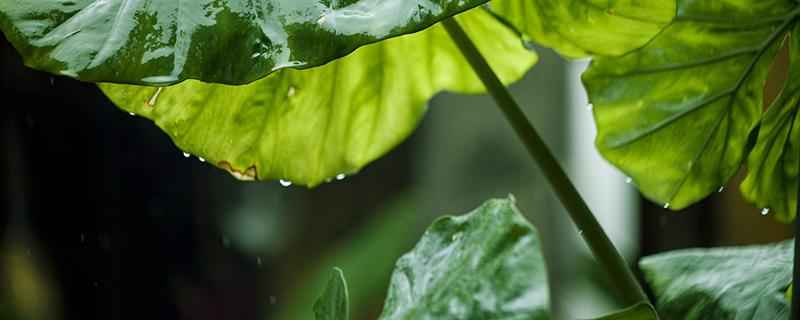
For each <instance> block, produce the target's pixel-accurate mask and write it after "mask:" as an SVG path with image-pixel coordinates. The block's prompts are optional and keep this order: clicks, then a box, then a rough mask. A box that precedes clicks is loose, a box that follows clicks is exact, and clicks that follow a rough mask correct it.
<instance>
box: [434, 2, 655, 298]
mask: <svg viewBox="0 0 800 320" xmlns="http://www.w3.org/2000/svg"><path fill="white" fill-rule="evenodd" d="M442 25H443V26H444V27H445V29H447V32H448V34H450V37H451V38H452V39H453V41H454V42H455V43H456V45H457V46H458V48H459V50H461V53H462V54H463V55H464V57H465V58H466V59H467V61H468V62H469V64H470V65H471V66H472V68H473V70H475V73H476V74H477V75H478V77H479V78H480V79H481V82H483V85H484V86H486V89H487V91H489V94H490V95H491V96H492V98H493V99H494V100H495V102H496V104H497V106H498V107H499V108H500V110H501V111H502V112H503V115H504V116H505V118H506V120H508V122H509V123H510V124H511V127H512V128H513V129H514V132H515V133H516V134H517V137H518V138H519V139H520V140H521V141H522V143H523V144H524V145H525V148H526V149H527V150H528V153H529V154H530V155H531V157H532V158H533V160H534V161H535V162H536V164H537V165H538V166H539V168H540V169H541V171H542V173H543V174H544V176H545V178H546V179H547V181H548V182H549V183H550V186H551V187H552V188H553V190H554V191H555V193H556V195H557V196H558V198H559V200H560V201H561V204H562V205H563V206H564V208H565V209H566V210H567V213H569V216H570V218H572V221H573V223H575V226H576V227H577V228H578V230H580V233H581V235H582V236H583V239H584V241H585V242H586V244H587V245H588V246H589V249H590V250H591V251H592V254H593V255H594V257H595V259H596V260H597V262H598V264H599V265H600V267H601V268H603V269H604V270H605V271H606V273H608V275H609V277H611V280H612V281H613V283H614V284H615V285H616V286H617V289H618V291H619V293H620V295H621V297H622V299H623V300H624V302H625V303H626V304H628V305H633V304H636V303H639V302H647V303H649V301H648V299H647V296H646V295H645V294H644V291H642V288H641V286H639V283H638V282H637V281H636V277H634V276H633V273H632V272H631V270H630V268H629V267H628V265H627V264H626V263H625V260H624V259H623V258H622V256H621V255H620V254H619V251H617V249H616V248H615V247H614V244H613V243H611V240H609V238H608V236H607V235H606V233H605V232H604V231H603V228H602V227H601V226H600V224H599V223H598V222H597V219H596V218H595V217H594V215H593V214H592V212H591V210H589V207H588V206H587V205H586V203H585V202H584V201H583V199H582V198H581V196H580V194H578V191H577V190H576V189H575V186H573V185H572V183H571V182H570V180H569V178H568V177H567V174H566V173H565V172H564V170H563V169H562V168H561V166H560V165H559V164H558V161H556V159H555V157H554V156H553V153H552V152H551V151H550V149H549V148H548V147H547V145H546V144H545V143H544V140H542V138H541V137H540V136H539V134H538V133H537V132H536V129H534V127H533V125H532V124H531V123H530V121H528V118H527V117H526V116H525V114H524V113H523V112H522V109H521V108H520V107H519V105H518V104H517V103H516V101H514V98H513V97H512V96H511V93H509V92H508V89H506V87H505V86H504V85H503V83H502V82H500V79H498V78H497V75H496V74H495V73H494V71H492V69H491V67H489V64H488V63H487V62H486V59H484V58H483V56H482V55H481V53H480V51H478V48H477V47H475V44H473V43H472V41H471V40H470V39H469V37H468V36H467V34H466V33H464V30H463V29H461V26H460V25H459V24H458V22H457V21H456V20H455V19H454V18H448V19H445V20H443V21H442Z"/></svg>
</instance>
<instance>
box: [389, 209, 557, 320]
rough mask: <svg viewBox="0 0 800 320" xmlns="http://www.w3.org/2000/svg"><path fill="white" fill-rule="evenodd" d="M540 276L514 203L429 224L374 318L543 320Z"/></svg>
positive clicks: (529, 231) (541, 267)
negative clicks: (379, 314) (378, 315)
mask: <svg viewBox="0 0 800 320" xmlns="http://www.w3.org/2000/svg"><path fill="white" fill-rule="evenodd" d="M547 318H549V297H548V286H547V272H546V270H545V263H544V258H543V257H542V253H541V250H540V243H539V239H538V236H537V233H536V231H535V230H534V228H533V226H531V225H530V223H528V222H527V221H526V220H525V218H524V217H523V216H522V214H521V213H520V212H519V211H518V210H517V209H516V208H515V207H514V200H513V199H502V200H500V199H496V200H489V201H487V202H486V203H484V204H483V205H482V206H481V207H480V208H478V209H476V210H474V211H472V212H470V213H468V214H466V215H463V216H458V217H451V216H446V217H442V218H440V219H439V220H437V221H436V222H434V223H433V224H432V225H431V226H430V227H429V228H428V230H427V231H425V234H424V235H423V236H422V239H421V240H420V241H419V243H417V245H416V247H414V249H413V250H412V251H411V252H409V253H407V254H405V255H403V256H402V257H401V258H400V259H399V260H398V261H397V264H396V265H395V270H394V273H393V274H392V280H391V283H390V285H389V293H388V295H387V297H386V302H385V303H384V309H383V313H382V314H381V316H380V319H393V320H395V319H526V320H535V319H547Z"/></svg>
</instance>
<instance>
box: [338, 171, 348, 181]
mask: <svg viewBox="0 0 800 320" xmlns="http://www.w3.org/2000/svg"><path fill="white" fill-rule="evenodd" d="M345 177H347V175H346V174H344V173H340V174H337V175H336V180H343V179H344V178H345Z"/></svg>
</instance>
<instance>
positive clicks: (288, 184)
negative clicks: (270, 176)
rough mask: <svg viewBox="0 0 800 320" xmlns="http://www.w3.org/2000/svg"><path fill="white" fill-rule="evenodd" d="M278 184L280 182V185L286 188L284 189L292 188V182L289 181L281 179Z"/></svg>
mask: <svg viewBox="0 0 800 320" xmlns="http://www.w3.org/2000/svg"><path fill="white" fill-rule="evenodd" d="M278 182H280V184H281V185H282V186H284V187H288V186H291V185H292V182H291V181H289V180H283V179H280V180H278Z"/></svg>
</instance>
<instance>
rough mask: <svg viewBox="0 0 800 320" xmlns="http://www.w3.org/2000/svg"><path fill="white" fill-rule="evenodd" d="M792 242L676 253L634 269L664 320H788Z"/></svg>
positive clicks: (643, 263) (655, 257) (659, 257)
mask: <svg viewBox="0 0 800 320" xmlns="http://www.w3.org/2000/svg"><path fill="white" fill-rule="evenodd" d="M793 241H794V240H789V241H784V242H780V243H774V244H769V245H755V246H744V247H729V248H713V249H685V250H677V251H672V252H666V253H661V254H657V255H654V256H649V257H645V258H644V259H642V261H641V262H640V263H639V266H640V267H641V269H642V271H643V273H644V277H645V279H646V280H647V282H648V284H649V285H650V288H651V289H652V290H653V294H654V295H655V297H656V307H657V308H658V310H659V313H660V314H661V316H662V317H664V318H666V319H684V320H694V319H698V320H699V319H788V318H789V303H788V301H787V300H786V299H785V298H784V293H785V291H786V288H787V287H788V286H789V283H790V282H791V281H792V258H793V257H794V251H793V250H794V245H793Z"/></svg>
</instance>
